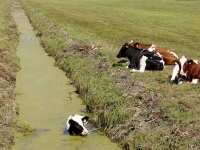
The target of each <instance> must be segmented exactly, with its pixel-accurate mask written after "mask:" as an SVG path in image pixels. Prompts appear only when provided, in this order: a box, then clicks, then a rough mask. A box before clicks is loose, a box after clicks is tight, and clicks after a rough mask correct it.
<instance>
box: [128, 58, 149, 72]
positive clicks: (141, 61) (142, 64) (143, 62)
mask: <svg viewBox="0 0 200 150" xmlns="http://www.w3.org/2000/svg"><path fill="white" fill-rule="evenodd" d="M146 60H147V57H146V56H142V58H141V59H140V69H139V70H136V69H132V70H131V71H130V72H140V73H143V72H144V71H145V67H146Z"/></svg>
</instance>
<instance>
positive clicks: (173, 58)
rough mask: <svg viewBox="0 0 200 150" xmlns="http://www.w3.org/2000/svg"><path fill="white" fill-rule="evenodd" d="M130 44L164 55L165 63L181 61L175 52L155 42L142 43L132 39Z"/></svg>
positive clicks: (172, 63) (170, 63)
mask: <svg viewBox="0 0 200 150" xmlns="http://www.w3.org/2000/svg"><path fill="white" fill-rule="evenodd" d="M129 45H130V46H132V47H135V48H138V49H145V50H148V51H150V52H154V53H159V54H160V55H161V56H162V58H163V60H164V62H165V65H174V64H176V63H179V58H178V56H177V55H176V54H175V53H174V52H171V51H169V50H167V49H165V48H162V47H159V46H156V45H154V44H141V43H138V42H135V41H134V40H132V41H131V42H130V43H129Z"/></svg>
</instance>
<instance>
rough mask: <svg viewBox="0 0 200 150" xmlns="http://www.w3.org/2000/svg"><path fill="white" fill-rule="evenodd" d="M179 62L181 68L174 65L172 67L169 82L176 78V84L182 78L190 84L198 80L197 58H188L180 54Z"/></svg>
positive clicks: (199, 68) (179, 82) (199, 78)
mask: <svg viewBox="0 0 200 150" xmlns="http://www.w3.org/2000/svg"><path fill="white" fill-rule="evenodd" d="M180 63H181V65H180V66H181V68H179V66H178V65H175V67H174V69H173V72H172V78H171V80H170V82H171V83H173V82H175V80H176V78H177V83H178V84H181V83H182V81H184V80H186V81H188V82H189V83H192V84H196V83H198V82H200V63H199V61H198V60H188V59H187V58H186V57H185V56H182V57H181V59H180Z"/></svg>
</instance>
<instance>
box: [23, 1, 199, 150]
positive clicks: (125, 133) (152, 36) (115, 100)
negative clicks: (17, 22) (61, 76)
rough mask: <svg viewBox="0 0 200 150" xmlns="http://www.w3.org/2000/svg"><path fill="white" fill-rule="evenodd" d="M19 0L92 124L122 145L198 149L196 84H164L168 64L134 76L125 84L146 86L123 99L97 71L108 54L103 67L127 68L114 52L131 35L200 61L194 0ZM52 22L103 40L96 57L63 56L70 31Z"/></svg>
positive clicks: (78, 36)
mask: <svg viewBox="0 0 200 150" xmlns="http://www.w3.org/2000/svg"><path fill="white" fill-rule="evenodd" d="M20 1H21V2H22V5H23V7H24V8H25V10H26V13H27V14H28V16H29V17H30V20H31V22H32V23H33V25H34V27H35V28H36V30H38V35H43V36H42V37H41V42H42V45H43V46H44V47H45V49H46V51H47V52H48V53H49V54H50V55H52V56H55V57H56V58H57V60H58V62H57V64H60V66H61V68H63V69H64V70H65V71H66V72H67V74H68V76H69V77H70V78H71V79H72V83H73V84H74V85H75V86H76V87H77V92H78V93H80V94H81V95H80V96H81V97H82V98H83V100H84V102H85V104H86V106H87V109H88V111H89V112H91V113H92V114H93V115H94V118H95V119H96V122H97V126H98V127H100V128H102V129H104V130H106V129H107V130H106V132H107V134H108V136H109V137H111V138H112V139H114V140H115V141H117V142H118V143H120V144H121V145H122V146H123V147H124V148H126V149H128V148H129V149H198V148H199V132H200V119H199V114H200V109H199V108H200V102H199V100H200V94H199V87H200V84H197V85H191V84H188V83H184V84H182V85H172V84H170V83H169V79H170V75H171V73H172V69H173V66H167V67H166V68H165V69H164V70H163V71H155V72H145V73H143V74H140V73H134V74H132V75H131V79H129V78H128V79H127V80H128V81H127V82H125V83H126V84H127V86H129V85H130V84H132V83H133V82H134V83H137V82H139V83H140V82H142V83H143V84H142V86H141V87H142V88H141V91H143V90H144V89H146V90H147V91H145V90H144V92H141V93H140V92H135V91H133V94H134V96H132V97H130V98H129V97H128V96H126V94H127V91H126V89H123V90H122V89H119V87H118V86H116V83H117V82H116V81H118V79H117V77H115V76H114V77H113V76H111V74H112V73H111V72H110V71H104V72H103V73H101V74H97V73H96V68H97V67H98V65H99V63H101V61H100V60H101V59H106V60H107V62H106V64H107V65H108V66H109V67H108V70H112V71H113V72H114V71H117V69H120V71H124V72H128V70H126V69H125V67H124V66H117V67H112V65H113V64H115V63H116V62H118V61H119V59H117V58H116V54H117V53H118V51H119V49H120V48H121V46H122V45H123V44H124V43H125V42H129V41H130V40H132V39H135V40H137V41H138V42H141V43H146V44H149V43H154V44H156V45H159V46H162V47H165V48H168V49H170V50H172V51H174V52H176V54H178V56H179V57H181V56H182V55H185V56H186V57H188V58H192V59H199V57H200V53H199V47H200V43H199V39H200V34H199V33H200V28H199V26H198V25H199V24H200V18H199V14H200V9H199V6H200V2H199V1H175V0H162V1H160V0H159V1H158V0H154V1H150V0H143V1H141V0H134V1H133V0H132V1H131V0H125V1H121V0H107V1H102V0H76V1H74V0H57V1H53V0H43V1H40V0H26V1H24V0H20ZM29 6H30V7H29ZM33 8H34V9H33ZM37 11H38V12H40V15H39V16H38V14H37V13H36V12H37ZM43 16H44V17H45V18H46V19H47V20H48V21H47V20H46V19H44V18H43ZM54 25H56V27H57V28H56V29H60V30H61V29H62V30H66V31H67V33H68V36H69V37H70V38H72V39H73V40H75V41H78V42H82V43H97V44H99V45H101V46H102V49H101V50H100V52H99V53H98V57H97V59H95V60H94V59H80V55H78V54H73V53H71V54H70V55H69V56H68V57H66V58H65V57H64V54H63V52H62V50H63V49H67V48H68V47H69V46H70V44H69V43H67V42H66V40H67V39H68V38H69V37H68V38H64V36H63V34H55V33H56V32H57V30H56V29H55V30H52V27H53V26H54ZM62 54H63V57H61V58H59V59H58V56H62ZM140 84H141V83H140ZM138 110H139V111H138ZM138 112H140V113H139V114H138V115H137V116H135V117H134V115H135V113H136V114H137V113H138ZM160 118H162V119H163V120H164V121H161V120H160ZM133 126H134V129H132V128H133ZM129 129H132V130H129Z"/></svg>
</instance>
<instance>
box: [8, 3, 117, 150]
mask: <svg viewBox="0 0 200 150" xmlns="http://www.w3.org/2000/svg"><path fill="white" fill-rule="evenodd" d="M13 17H14V19H15V22H16V24H17V26H18V30H19V32H20V39H19V45H18V48H17V56H18V57H19V58H20V62H21V70H20V71H19V72H18V74H17V81H16V88H17V93H18V94H17V97H16V100H17V102H18V103H19V119H20V120H21V121H25V122H27V123H29V124H30V125H32V126H34V127H35V129H36V130H35V132H33V133H32V134H30V135H23V134H22V133H19V132H16V133H15V145H14V146H13V148H12V149H13V150H66V149H67V150H102V149H104V150H117V149H120V148H119V147H118V146H117V144H115V143H112V142H111V141H110V140H109V139H108V138H107V137H106V136H105V135H103V134H101V133H99V132H98V131H97V130H93V126H92V125H91V124H89V125H88V126H87V128H89V129H91V130H92V131H91V132H90V133H89V135H88V136H85V137H81V136H70V135H69V134H68V132H67V131H66V121H67V118H68V116H70V115H72V114H80V115H84V114H85V106H84V105H83V104H82V100H81V99H79V98H78V95H77V94H76V93H75V90H76V89H75V88H74V87H73V86H71V85H70V84H69V82H70V80H69V79H68V78H67V77H66V75H65V73H64V72H63V71H61V70H60V69H59V68H57V67H55V66H54V59H53V58H51V57H48V56H47V54H46V53H45V51H44V49H43V48H42V47H41V45H40V44H39V39H38V38H37V37H36V36H35V32H34V31H33V29H32V27H31V25H30V23H29V21H28V18H27V17H26V15H25V12H24V10H23V9H22V8H21V5H20V3H18V2H17V1H14V7H13Z"/></svg>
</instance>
